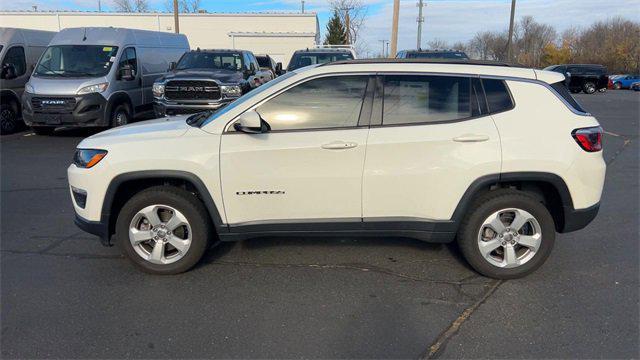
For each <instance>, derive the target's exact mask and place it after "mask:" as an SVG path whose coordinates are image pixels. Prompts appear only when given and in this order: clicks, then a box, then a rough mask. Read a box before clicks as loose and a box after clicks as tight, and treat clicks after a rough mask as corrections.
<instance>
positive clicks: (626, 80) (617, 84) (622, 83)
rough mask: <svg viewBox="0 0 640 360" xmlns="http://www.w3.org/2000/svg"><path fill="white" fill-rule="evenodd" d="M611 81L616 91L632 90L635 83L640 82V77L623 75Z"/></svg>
mask: <svg viewBox="0 0 640 360" xmlns="http://www.w3.org/2000/svg"><path fill="white" fill-rule="evenodd" d="M611 81H612V82H613V89H615V90H620V89H630V88H631V85H632V84H633V83H635V82H638V81H640V75H621V76H618V77H616V78H614V79H612V80H611Z"/></svg>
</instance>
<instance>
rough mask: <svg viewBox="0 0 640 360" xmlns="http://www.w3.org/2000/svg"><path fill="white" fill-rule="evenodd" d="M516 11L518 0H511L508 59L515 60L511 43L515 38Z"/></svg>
mask: <svg viewBox="0 0 640 360" xmlns="http://www.w3.org/2000/svg"><path fill="white" fill-rule="evenodd" d="M515 13H516V0H511V19H510V20H509V39H508V40H507V61H509V62H511V61H513V49H512V48H513V46H512V44H511V42H512V40H511V39H512V38H513V18H514V16H515Z"/></svg>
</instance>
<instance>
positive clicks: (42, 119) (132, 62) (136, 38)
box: [23, 27, 189, 134]
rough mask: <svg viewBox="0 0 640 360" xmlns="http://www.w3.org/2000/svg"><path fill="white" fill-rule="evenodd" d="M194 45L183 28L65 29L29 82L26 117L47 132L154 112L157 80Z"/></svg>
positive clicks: (38, 130)
mask: <svg viewBox="0 0 640 360" xmlns="http://www.w3.org/2000/svg"><path fill="white" fill-rule="evenodd" d="M188 50H189V42H188V40H187V38H186V36H184V35H182V34H173V33H164V32H158V31H145V30H133V29H124V28H111V27H110V28H99V27H87V28H72V29H64V30H62V31H60V32H59V33H58V34H57V35H56V36H55V37H54V38H53V40H52V41H51V43H50V44H49V47H48V48H47V50H46V51H45V52H44V54H43V55H42V58H41V59H40V61H39V62H38V65H37V66H36V68H35V70H34V72H33V75H32V77H31V80H30V81H29V83H28V84H27V85H26V86H25V93H24V95H23V117H24V120H25V123H26V124H27V125H29V126H31V127H32V128H33V130H34V131H35V132H36V133H37V134H46V133H51V132H52V131H53V130H54V129H55V127H57V126H67V127H68V126H75V127H94V126H98V127H111V126H119V125H124V124H127V123H128V122H130V121H131V120H133V119H134V118H140V117H144V116H145V115H152V114H153V93H152V90H151V89H152V86H153V83H154V81H155V80H156V79H157V78H158V77H159V76H161V75H162V74H164V73H165V71H166V70H167V69H168V68H169V64H170V63H171V62H174V61H178V59H179V58H180V56H182V54H183V53H185V52H186V51H188Z"/></svg>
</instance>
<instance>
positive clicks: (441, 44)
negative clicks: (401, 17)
mask: <svg viewBox="0 0 640 360" xmlns="http://www.w3.org/2000/svg"><path fill="white" fill-rule="evenodd" d="M427 46H428V47H429V49H431V50H442V49H446V48H448V47H449V44H447V42H446V41H444V40H442V39H433V40H431V41H428V42H427Z"/></svg>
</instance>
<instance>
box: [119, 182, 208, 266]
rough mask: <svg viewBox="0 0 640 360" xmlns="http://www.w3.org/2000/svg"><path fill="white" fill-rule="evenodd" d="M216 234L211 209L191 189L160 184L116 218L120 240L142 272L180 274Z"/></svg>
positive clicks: (126, 253)
mask: <svg viewBox="0 0 640 360" xmlns="http://www.w3.org/2000/svg"><path fill="white" fill-rule="evenodd" d="M212 235H213V231H212V226H211V221H210V219H209V216H208V213H207V210H206V209H205V207H204V205H203V204H202V202H201V201H200V200H198V198H197V197H196V196H195V195H193V194H191V193H190V192H188V191H186V190H183V189H180V188H175V187H169V186H156V187H152V188H149V189H147V190H143V191H141V192H140V193H138V194H136V195H134V196H133V197H132V198H131V199H130V200H129V201H128V202H127V203H126V204H125V205H124V206H123V208H122V210H121V211H120V214H119V215H118V219H117V221H116V241H117V243H118V244H119V246H120V247H121V250H122V252H123V253H124V254H125V256H127V257H128V258H129V259H130V260H131V261H132V262H133V264H134V265H136V266H137V267H138V268H139V269H141V270H142V271H145V272H148V273H152V274H178V273H181V272H184V271H187V270H189V269H191V268H192V267H193V266H194V265H195V264H196V263H197V262H198V261H199V260H200V258H202V255H203V254H204V252H205V250H206V249H207V245H208V243H209V239H210V238H211V236H212Z"/></svg>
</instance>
